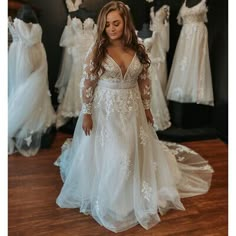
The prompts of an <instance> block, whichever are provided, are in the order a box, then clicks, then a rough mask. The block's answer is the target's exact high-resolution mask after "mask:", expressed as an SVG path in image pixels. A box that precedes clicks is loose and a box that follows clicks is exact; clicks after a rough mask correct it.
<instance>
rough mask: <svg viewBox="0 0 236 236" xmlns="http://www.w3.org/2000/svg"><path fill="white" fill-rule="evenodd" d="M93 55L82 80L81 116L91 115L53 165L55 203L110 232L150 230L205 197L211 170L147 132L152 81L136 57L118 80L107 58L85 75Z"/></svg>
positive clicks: (116, 70) (117, 72) (181, 148)
mask: <svg viewBox="0 0 236 236" xmlns="http://www.w3.org/2000/svg"><path fill="white" fill-rule="evenodd" d="M91 57H92V48H91V49H90V52H89V53H88V56H87V59H86V64H85V67H84V72H83V79H82V80H81V86H80V89H81V96H82V101H83V106H84V113H89V114H92V120H93V129H92V131H91V134H90V136H86V135H85V134H84V131H83V129H82V123H83V115H80V116H79V119H78V122H77V124H76V128H75V132H74V136H73V139H72V141H68V142H66V143H65V145H63V148H62V154H61V155H60V157H59V158H58V159H57V160H56V162H55V165H57V166H59V168H60V172H61V177H62V180H63V182H64V184H63V187H62V189H61V192H60V194H59V196H58V198H57V200H56V202H57V204H58V205H59V206H60V207H61V208H80V211H81V212H83V213H84V214H90V215H91V216H92V217H93V218H94V219H95V220H96V221H97V222H98V223H99V224H101V225H103V226H104V227H106V228H107V229H109V230H111V231H113V232H120V231H124V230H127V229H129V228H131V227H133V226H135V225H136V224H140V225H141V226H142V227H144V228H145V229H149V228H151V227H153V226H154V225H156V224H157V223H159V222H160V217H159V214H164V213H166V212H167V211H168V210H170V209H177V210H185V208H184V206H183V204H182V203H181V201H180V197H189V196H196V195H199V194H203V193H206V192H207V191H208V189H209V187H210V183H211V176H212V172H213V170H212V168H210V166H209V164H208V163H207V161H206V160H204V159H203V158H202V157H201V156H200V155H199V154H197V153H196V152H193V151H192V150H191V149H188V148H187V147H184V146H182V145H177V144H166V143H162V142H160V141H159V140H158V137H157V136H156V133H155V130H154V129H153V127H152V126H151V125H150V124H148V122H147V118H146V115H145V108H148V107H149V106H150V93H151V92H150V91H151V88H150V79H149V74H148V71H147V70H146V69H144V68H143V66H142V64H141V63H140V61H139V59H138V57H137V55H134V58H133V60H132V61H131V63H130V65H129V67H128V69H127V71H126V73H125V74H124V75H123V74H122V72H121V69H120V68H119V67H118V64H116V63H115V61H114V60H112V58H110V57H109V56H107V57H106V59H105V60H104V62H103V66H104V69H105V71H104V73H103V74H101V73H99V77H96V76H93V75H92V74H91V69H92V67H93V64H92V63H91Z"/></svg>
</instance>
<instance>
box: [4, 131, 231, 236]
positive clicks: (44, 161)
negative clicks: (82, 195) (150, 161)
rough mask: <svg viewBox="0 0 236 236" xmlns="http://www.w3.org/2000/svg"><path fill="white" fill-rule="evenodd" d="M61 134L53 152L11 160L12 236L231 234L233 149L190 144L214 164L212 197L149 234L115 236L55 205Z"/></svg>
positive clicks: (214, 143)
mask: <svg viewBox="0 0 236 236" xmlns="http://www.w3.org/2000/svg"><path fill="white" fill-rule="evenodd" d="M67 137H70V136H69V135H65V134H62V133H57V135H56V138H55V141H54V143H53V145H52V147H51V148H50V149H47V150H41V151H40V152H39V153H38V154H37V156H35V157H30V158H26V157H22V156H20V155H19V154H14V155H11V156H9V165H8V174H9V182H8V187H9V196H8V204H9V206H8V207H9V212H8V217H9V221H8V223H9V224H8V227H9V234H8V235H9V236H13V235H19V236H22V235H29V236H35V235H48V236H67V235H71V236H77V235H80V236H98V235H99V236H109V235H125V236H131V235H133V236H134V235H135V236H162V235H173V236H180V235H181V236H185V235H186V236H207V235H209V236H223V235H228V234H227V230H228V226H227V225H228V182H227V180H228V146H227V145H226V144H224V143H223V142H222V141H220V140H218V139H216V140H206V141H197V142H186V143H184V144H185V145H186V146H188V147H190V148H192V149H194V150H195V151H197V152H199V153H200V154H201V155H202V156H204V157H205V158H206V159H207V160H209V162H210V164H211V165H212V166H213V168H214V170H215V173H214V175H213V180H212V187H211V189H210V191H209V193H207V194H205V195H202V196H197V197H192V198H185V199H183V200H182V202H183V204H184V206H185V208H186V211H174V210H173V211H169V212H168V213H167V215H165V216H163V217H161V220H162V221H161V222H160V223H159V224H158V225H156V226H155V227H153V228H151V229H150V230H145V229H143V228H142V227H141V226H139V225H138V226H136V227H134V228H132V229H130V230H127V231H125V232H122V233H117V234H115V233H112V232H110V231H108V230H107V229H105V228H104V227H102V226H100V225H98V224H97V223H96V222H95V221H94V220H93V218H92V217H90V216H85V215H83V214H81V213H79V210H78V209H60V208H59V207H58V206H57V205H56V203H55V199H56V198H57V196H58V194H59V192H60V189H61V186H62V181H61V178H60V174H59V170H58V168H57V167H55V166H54V165H53V162H54V161H55V160H56V158H57V157H58V156H59V154H60V147H61V145H62V144H63V142H64V140H65V139H66V138H67Z"/></svg>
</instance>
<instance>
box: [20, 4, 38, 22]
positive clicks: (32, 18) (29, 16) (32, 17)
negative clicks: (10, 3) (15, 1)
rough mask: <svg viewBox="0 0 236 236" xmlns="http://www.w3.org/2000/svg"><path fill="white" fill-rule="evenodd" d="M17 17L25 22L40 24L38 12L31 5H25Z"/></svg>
mask: <svg viewBox="0 0 236 236" xmlns="http://www.w3.org/2000/svg"><path fill="white" fill-rule="evenodd" d="M16 18H18V19H20V20H23V21H24V22H25V23H33V24H38V23H39V21H38V18H37V16H36V13H35V12H34V10H33V9H32V8H31V6H30V5H23V6H22V7H21V8H20V9H19V10H18V12H17V14H16Z"/></svg>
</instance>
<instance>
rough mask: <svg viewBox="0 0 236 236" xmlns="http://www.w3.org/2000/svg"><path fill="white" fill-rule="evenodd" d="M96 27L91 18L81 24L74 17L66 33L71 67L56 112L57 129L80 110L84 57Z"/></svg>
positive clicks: (92, 41) (93, 40)
mask: <svg viewBox="0 0 236 236" xmlns="http://www.w3.org/2000/svg"><path fill="white" fill-rule="evenodd" d="M95 36H96V25H95V22H94V20H93V19H92V18H87V19H86V20H85V21H84V22H82V21H81V20H80V19H79V18H76V17H74V18H73V19H72V20H71V27H70V29H69V31H68V32H67V39H68V40H67V43H68V46H67V47H69V49H68V53H69V54H70V55H71V56H72V66H71V71H70V76H69V81H68V85H67V87H66V90H65V93H64V97H63V98H62V99H61V103H60V104H59V106H58V110H57V122H56V126H57V128H59V127H61V126H62V125H64V124H65V123H66V122H67V121H68V120H69V119H70V118H72V117H78V115H79V112H80V110H81V101H80V95H79V91H80V86H79V85H80V80H81V77H82V72H83V64H84V60H85V56H86V54H87V53H88V50H89V48H90V46H91V45H92V44H93V43H94V42H95Z"/></svg>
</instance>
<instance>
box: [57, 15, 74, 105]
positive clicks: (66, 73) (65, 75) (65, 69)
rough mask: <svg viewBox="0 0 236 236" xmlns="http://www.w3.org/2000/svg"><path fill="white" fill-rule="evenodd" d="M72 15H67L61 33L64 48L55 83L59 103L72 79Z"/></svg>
mask: <svg viewBox="0 0 236 236" xmlns="http://www.w3.org/2000/svg"><path fill="white" fill-rule="evenodd" d="M71 31H72V30H71V17H70V16H68V17H67V23H66V26H65V28H64V30H63V33H62V35H61V39H60V42H59V45H60V47H62V48H63V52H62V60H61V66H60V71H59V74H58V79H57V81H56V84H55V88H56V89H57V91H58V96H57V101H58V103H61V102H62V99H63V97H64V95H65V91H66V88H67V86H68V82H69V79H70V73H71V67H72V63H73V61H72V55H71V54H70V53H69V51H70V47H72V46H73V40H72V38H73V37H72V35H71Z"/></svg>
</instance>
